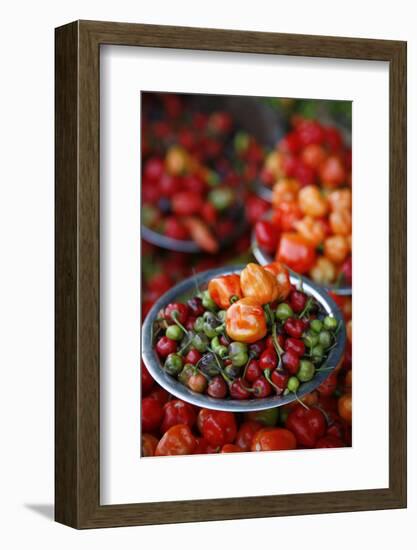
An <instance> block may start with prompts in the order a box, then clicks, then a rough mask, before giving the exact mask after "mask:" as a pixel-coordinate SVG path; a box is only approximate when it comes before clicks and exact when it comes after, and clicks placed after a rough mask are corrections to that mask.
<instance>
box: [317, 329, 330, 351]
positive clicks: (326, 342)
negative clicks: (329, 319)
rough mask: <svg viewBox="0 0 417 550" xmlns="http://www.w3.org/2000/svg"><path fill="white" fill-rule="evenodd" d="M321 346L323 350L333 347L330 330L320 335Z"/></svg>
mask: <svg viewBox="0 0 417 550" xmlns="http://www.w3.org/2000/svg"><path fill="white" fill-rule="evenodd" d="M319 344H320V345H321V346H323V348H329V347H330V346H331V345H332V336H331V334H330V332H329V331H328V330H322V331H321V332H320V334H319Z"/></svg>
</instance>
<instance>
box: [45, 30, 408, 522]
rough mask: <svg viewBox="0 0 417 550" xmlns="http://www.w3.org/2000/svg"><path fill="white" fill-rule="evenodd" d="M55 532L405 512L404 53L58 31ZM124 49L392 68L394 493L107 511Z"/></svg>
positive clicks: (242, 37) (198, 33) (357, 44)
mask: <svg viewBox="0 0 417 550" xmlns="http://www.w3.org/2000/svg"><path fill="white" fill-rule="evenodd" d="M55 40H56V66H55V70H56V106H55V108H56V166H55V168H56V334H55V345H56V371H55V376H56V382H55V388H56V402H55V403H56V405H55V413H56V416H55V439H56V442H55V449H56V462H55V463H56V471H55V483H56V497H55V498H56V500H55V518H56V521H58V522H61V523H63V524H66V525H69V526H72V527H75V528H98V527H116V526H127V525H145V524H157V523H176V522H191V521H208V520H222V519H237V518H240V519H241V518H258V517H267V516H269V517H271V516H286V515H294V514H315V513H330V512H344V511H358V510H379V509H386V508H403V507H405V506H406V456H407V454H406V450H407V449H406V333H407V330H406V283H407V281H406V135H407V132H406V99H407V97H406V63H407V61H406V43H405V42H400V41H386V40H368V39H357V38H335V37H327V36H304V35H292V34H275V33H260V32H248V31H230V30H214V29H197V28H186V27H169V26H156V25H140V24H124V23H110V22H93V21H76V22H73V23H70V24H68V25H65V26H62V27H59V28H57V29H56V35H55ZM104 44H117V45H126V46H132V47H133V46H136V47H137V46H146V47H158V48H182V49H190V50H211V51H224V52H243V53H264V54H271V55H290V56H307V57H323V58H340V59H356V60H375V61H387V62H388V63H389V83H390V99H389V107H390V136H389V137H390V152H389V154H390V158H389V161H390V167H389V177H390V183H389V186H390V187H389V201H390V219H389V228H390V242H389V247H390V248H389V262H390V265H389V276H390V282H389V295H390V306H389V307H390V328H389V344H390V345H389V384H390V390H389V391H390V399H389V434H390V435H389V488H386V489H370V490H357V491H339V492H327V493H313V494H294V495H276V496H275V495H269V496H262V497H248V498H225V499H217V500H197V501H196V500H192V501H179V502H161V503H142V504H134V503H132V504H123V505H100V498H99V487H100V483H99V478H100V468H99V444H100V437H99V434H100V431H99V427H100V421H99V418H100V402H99V395H100V393H99V387H100V371H99V364H100V356H99V285H100V280H99V250H100V248H99V238H100V235H99V200H100V193H99V97H100V95H99V82H100V80H99V56H100V46H101V45H104Z"/></svg>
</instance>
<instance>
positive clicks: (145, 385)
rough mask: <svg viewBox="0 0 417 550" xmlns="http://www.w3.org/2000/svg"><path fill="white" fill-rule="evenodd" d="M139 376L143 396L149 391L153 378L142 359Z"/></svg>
mask: <svg viewBox="0 0 417 550" xmlns="http://www.w3.org/2000/svg"><path fill="white" fill-rule="evenodd" d="M141 378H142V395H143V396H145V395H147V394H148V393H149V392H150V391H151V389H152V387H153V385H154V380H153V378H152V376H151V375H150V373H149V371H148V369H147V368H146V367H145V365H144V363H143V361H142V366H141Z"/></svg>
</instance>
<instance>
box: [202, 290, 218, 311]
mask: <svg viewBox="0 0 417 550" xmlns="http://www.w3.org/2000/svg"><path fill="white" fill-rule="evenodd" d="M201 302H202V304H203V307H204V308H205V309H208V310H209V311H217V310H218V307H217V304H216V302H215V301H214V300H212V298H211V296H210V293H209V291H208V290H205V291H204V292H203V294H202V298H201Z"/></svg>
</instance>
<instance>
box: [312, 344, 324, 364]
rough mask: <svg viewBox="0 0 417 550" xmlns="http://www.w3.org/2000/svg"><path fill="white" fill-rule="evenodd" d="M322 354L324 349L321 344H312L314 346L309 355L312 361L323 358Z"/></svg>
mask: <svg viewBox="0 0 417 550" xmlns="http://www.w3.org/2000/svg"><path fill="white" fill-rule="evenodd" d="M323 356H324V349H323V346H321V345H320V344H317V346H314V348H313V349H312V350H311V357H312V359H313V361H314V362H316V363H317V362H319V361H321V360H322V359H323Z"/></svg>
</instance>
